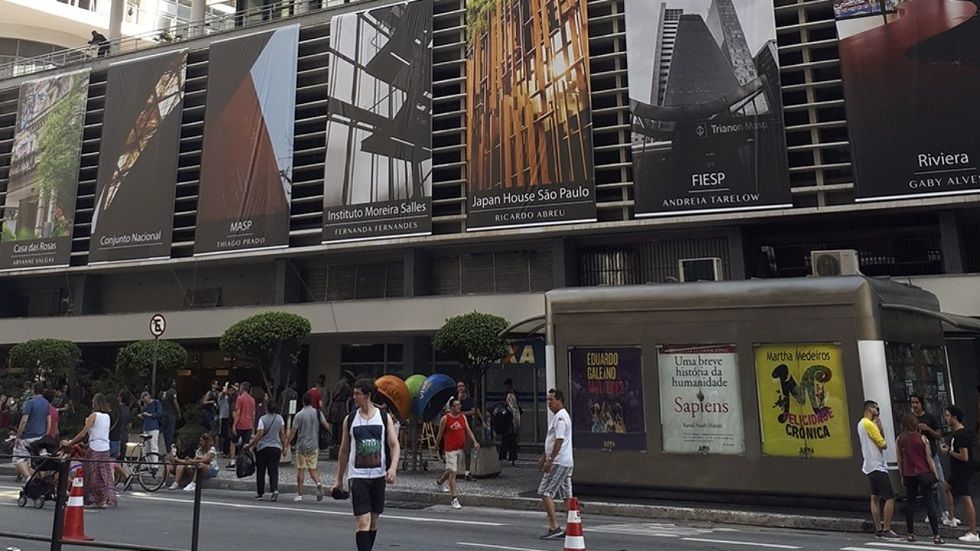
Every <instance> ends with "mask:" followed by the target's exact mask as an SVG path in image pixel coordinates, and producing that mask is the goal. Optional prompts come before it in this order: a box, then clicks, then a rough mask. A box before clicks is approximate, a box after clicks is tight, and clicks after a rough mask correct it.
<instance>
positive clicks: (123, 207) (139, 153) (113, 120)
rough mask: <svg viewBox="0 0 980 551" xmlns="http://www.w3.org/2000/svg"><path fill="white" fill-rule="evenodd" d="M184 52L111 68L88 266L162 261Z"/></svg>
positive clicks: (166, 252)
mask: <svg viewBox="0 0 980 551" xmlns="http://www.w3.org/2000/svg"><path fill="white" fill-rule="evenodd" d="M186 68H187V50H181V51H178V52H170V53H166V54H160V55H155V56H150V57H145V58H140V59H136V60H133V61H124V62H121V63H113V64H112V65H110V66H109V72H108V78H107V80H108V83H107V85H106V98H105V105H106V109H105V119H104V123H103V125H102V145H101V152H100V155H99V177H98V183H97V185H96V193H95V197H96V202H95V212H94V214H93V215H92V241H91V244H90V245H89V255H88V258H89V263H90V264H91V263H96V262H110V261H120V260H132V259H144V258H166V257H169V256H170V242H171V233H172V232H173V218H174V192H175V190H176V189H177V156H178V154H179V152H180V121H181V111H182V107H183V98H184V74H185V72H186Z"/></svg>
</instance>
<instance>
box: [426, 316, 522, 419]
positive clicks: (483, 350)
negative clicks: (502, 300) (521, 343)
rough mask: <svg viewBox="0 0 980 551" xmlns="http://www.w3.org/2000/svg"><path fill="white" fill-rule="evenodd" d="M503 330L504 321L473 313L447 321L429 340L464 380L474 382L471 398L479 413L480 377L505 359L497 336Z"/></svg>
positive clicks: (501, 342) (480, 406)
mask: <svg viewBox="0 0 980 551" xmlns="http://www.w3.org/2000/svg"><path fill="white" fill-rule="evenodd" d="M506 328H507V320H505V319H504V318H502V317H500V316H495V315H493V314H484V313H481V312H475V311H474V312H470V313H469V314H463V315H462V316H455V317H452V318H449V319H447V320H446V323H444V324H443V326H442V327H441V328H440V329H439V331H437V332H436V335H435V337H433V338H432V347H433V348H435V349H436V350H438V351H439V352H442V353H443V354H445V355H446V356H448V357H450V358H451V359H454V360H456V361H458V362H459V363H460V365H461V366H462V367H463V371H464V372H466V375H467V378H469V379H470V380H472V381H474V382H475V384H476V387H475V388H474V389H473V399H474V400H476V401H477V403H478V404H479V405H478V408H479V409H480V410H481V411H482V409H483V403H482V396H481V394H480V392H479V387H480V385H482V384H483V376H484V374H486V371H487V368H488V367H491V366H493V365H494V364H496V363H498V362H500V360H501V359H503V358H504V357H505V356H507V352H508V350H507V343H506V342H504V339H503V338H502V337H501V336H500V333H501V332H503V330H504V329H506Z"/></svg>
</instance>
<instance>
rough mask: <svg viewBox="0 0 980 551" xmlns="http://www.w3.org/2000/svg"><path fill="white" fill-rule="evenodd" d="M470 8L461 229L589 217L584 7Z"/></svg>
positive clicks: (550, 2) (546, 2)
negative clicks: (464, 204)
mask: <svg viewBox="0 0 980 551" xmlns="http://www.w3.org/2000/svg"><path fill="white" fill-rule="evenodd" d="M469 4H471V6H469V7H470V9H468V15H467V30H466V36H467V47H466V75H467V78H466V176H467V190H468V192H467V209H466V228H467V229H468V230H481V229H491V228H505V227H513V226H537V225H547V224H564V223H569V222H579V221H593V220H595V219H596V206H595V177H594V175H593V160H592V108H591V103H590V101H591V97H590V92H589V36H588V34H589V33H588V17H587V13H586V0H497V1H481V2H469Z"/></svg>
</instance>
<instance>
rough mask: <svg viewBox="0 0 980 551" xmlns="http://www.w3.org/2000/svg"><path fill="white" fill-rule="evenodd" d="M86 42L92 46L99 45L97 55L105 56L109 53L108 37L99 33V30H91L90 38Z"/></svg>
mask: <svg viewBox="0 0 980 551" xmlns="http://www.w3.org/2000/svg"><path fill="white" fill-rule="evenodd" d="M88 43H89V44H91V45H92V46H98V47H99V54H98V55H99V57H105V56H107V55H109V47H110V45H111V43H110V42H109V39H108V38H106V37H105V35H104V34H102V33H100V32H99V31H92V40H89V41H88Z"/></svg>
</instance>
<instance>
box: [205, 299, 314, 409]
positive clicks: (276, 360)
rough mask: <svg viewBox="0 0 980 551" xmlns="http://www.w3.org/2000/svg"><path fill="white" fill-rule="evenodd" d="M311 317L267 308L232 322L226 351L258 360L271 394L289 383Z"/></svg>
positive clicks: (225, 337)
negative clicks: (233, 323)
mask: <svg viewBox="0 0 980 551" xmlns="http://www.w3.org/2000/svg"><path fill="white" fill-rule="evenodd" d="M310 329H311V328H310V321H309V320H308V319H306V318H304V317H303V316H297V315H296V314H290V313H287V312H275V311H272V312H264V313H262V314H257V315H254V316H252V317H250V318H245V319H243V320H242V321H240V322H238V323H236V324H235V325H232V326H231V327H229V328H228V330H227V331H225V334H224V335H222V336H221V343H220V346H221V350H222V351H224V352H225V354H228V355H231V356H234V357H236V358H241V359H244V360H248V361H250V362H252V363H254V364H255V366H256V367H257V368H258V370H259V373H261V374H262V380H263V382H264V383H265V387H266V390H267V391H268V392H269V394H270V397H271V398H272V399H275V398H276V396H275V394H276V391H277V390H278V388H279V385H282V386H284V387H288V386H290V384H291V383H292V378H293V374H294V371H295V367H296V363H297V362H298V361H299V352H300V349H301V347H302V345H303V343H305V342H306V339H307V338H308V337H309V336H310Z"/></svg>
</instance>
